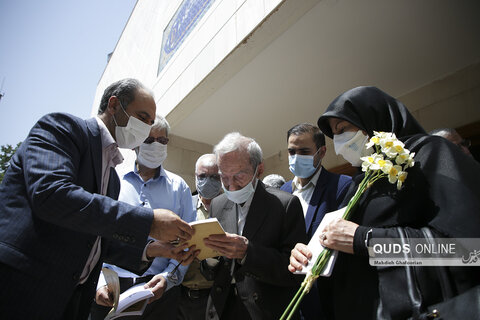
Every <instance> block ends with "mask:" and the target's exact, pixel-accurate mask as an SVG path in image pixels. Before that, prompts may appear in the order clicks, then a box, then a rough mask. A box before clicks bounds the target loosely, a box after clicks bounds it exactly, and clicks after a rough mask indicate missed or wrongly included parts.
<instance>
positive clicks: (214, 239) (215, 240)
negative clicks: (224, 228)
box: [203, 232, 248, 259]
mask: <svg viewBox="0 0 480 320" xmlns="http://www.w3.org/2000/svg"><path fill="white" fill-rule="evenodd" d="M203 241H204V242H205V245H206V246H207V247H209V248H212V249H214V250H217V251H218V252H220V254H221V255H222V256H225V257H227V258H229V259H243V258H244V257H245V254H246V253H247V248H248V239H247V238H245V237H243V236H240V235H238V234H234V233H228V232H226V233H225V234H212V235H210V236H209V237H208V238H205V239H204V240H203Z"/></svg>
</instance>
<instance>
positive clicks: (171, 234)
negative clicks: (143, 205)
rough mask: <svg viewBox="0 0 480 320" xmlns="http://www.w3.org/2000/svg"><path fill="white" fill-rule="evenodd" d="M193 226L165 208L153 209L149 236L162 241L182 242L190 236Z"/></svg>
mask: <svg viewBox="0 0 480 320" xmlns="http://www.w3.org/2000/svg"><path fill="white" fill-rule="evenodd" d="M193 233H194V230H193V228H192V227H191V226H190V225H189V224H188V223H186V222H185V221H183V220H182V219H180V217H179V216H177V215H176V214H175V213H173V212H172V211H170V210H167V209H154V210H153V222H152V227H151V228H150V236H151V237H152V238H155V239H157V240H160V241H164V242H170V241H171V242H175V241H176V242H178V241H180V242H182V241H187V240H190V239H191V238H192V235H193Z"/></svg>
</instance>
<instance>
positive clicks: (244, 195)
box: [222, 168, 257, 204]
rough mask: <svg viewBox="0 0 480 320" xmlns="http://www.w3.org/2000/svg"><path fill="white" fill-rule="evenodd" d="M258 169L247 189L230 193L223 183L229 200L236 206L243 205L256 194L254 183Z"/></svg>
mask: <svg viewBox="0 0 480 320" xmlns="http://www.w3.org/2000/svg"><path fill="white" fill-rule="evenodd" d="M256 175H257V168H255V173H254V174H253V178H252V180H250V181H249V182H248V183H247V185H246V186H245V187H243V188H242V189H240V190H235V191H228V190H227V189H226V188H225V186H224V185H223V183H222V187H223V191H224V192H225V194H226V195H227V198H228V200H230V201H232V202H235V203H236V204H242V203H244V202H245V201H247V200H248V198H250V196H251V195H252V194H253V193H254V192H255V188H254V187H253V181H254V180H255V179H256Z"/></svg>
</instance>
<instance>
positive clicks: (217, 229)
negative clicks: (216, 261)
mask: <svg viewBox="0 0 480 320" xmlns="http://www.w3.org/2000/svg"><path fill="white" fill-rule="evenodd" d="M190 225H191V226H192V227H193V229H195V233H194V234H193V236H192V238H191V239H190V240H188V241H187V243H188V245H189V246H191V245H196V246H197V247H196V249H195V250H200V253H199V254H198V256H197V259H198V260H204V259H207V258H213V257H217V256H219V255H220V253H219V252H218V251H216V250H213V249H211V248H208V247H207V246H206V245H205V243H204V242H203V239H204V238H207V237H208V236H210V235H212V234H225V230H223V228H222V226H221V225H220V223H219V222H218V220H217V218H208V219H205V220H198V221H193V222H191V223H190Z"/></svg>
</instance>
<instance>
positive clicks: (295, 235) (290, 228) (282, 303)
mask: <svg viewBox="0 0 480 320" xmlns="http://www.w3.org/2000/svg"><path fill="white" fill-rule="evenodd" d="M211 213H212V217H217V218H218V220H219V222H220V224H221V225H222V227H223V228H224V229H225V231H227V232H230V233H236V229H237V222H236V214H235V204H234V203H233V202H231V201H229V200H228V199H227V196H226V195H225V194H223V195H220V196H218V197H217V198H215V199H213V201H212V204H211ZM243 236H244V237H246V238H247V239H248V241H249V242H248V248H247V255H246V259H245V261H244V263H243V265H240V264H239V263H238V261H236V260H233V261H232V260H231V259H227V258H224V257H222V258H221V259H220V263H219V265H218V266H217V267H216V269H215V280H214V284H213V287H212V291H211V301H210V303H209V306H208V307H207V317H208V318H209V319H217V317H221V314H222V312H223V309H224V306H225V302H226V299H227V296H228V292H229V290H231V281H232V276H231V274H230V273H231V264H232V263H236V267H235V272H234V276H235V280H236V289H237V291H238V296H239V297H240V298H241V300H242V302H243V304H244V305H245V307H246V308H247V310H248V312H249V314H250V316H251V318H252V319H279V318H280V316H281V314H282V313H283V311H284V310H285V308H286V307H287V305H288V303H289V302H290V300H291V299H292V298H293V295H294V294H295V292H296V290H297V289H298V288H299V286H300V282H301V281H302V280H303V276H294V275H293V274H291V273H290V272H289V271H288V269H287V266H288V264H289V257H290V252H291V250H292V249H293V247H294V246H295V244H296V243H298V242H303V243H304V242H306V240H307V236H306V232H305V221H304V217H303V211H302V206H301V204H300V201H299V200H298V198H297V197H295V196H292V195H291V194H289V193H286V192H284V191H281V190H278V189H275V188H265V186H264V184H263V183H262V182H261V181H258V183H257V187H256V190H255V194H254V196H253V199H252V203H251V205H250V208H249V211H248V215H247V218H246V221H245V227H244V229H243ZM212 302H213V303H212Z"/></svg>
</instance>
